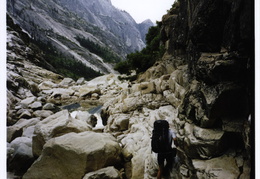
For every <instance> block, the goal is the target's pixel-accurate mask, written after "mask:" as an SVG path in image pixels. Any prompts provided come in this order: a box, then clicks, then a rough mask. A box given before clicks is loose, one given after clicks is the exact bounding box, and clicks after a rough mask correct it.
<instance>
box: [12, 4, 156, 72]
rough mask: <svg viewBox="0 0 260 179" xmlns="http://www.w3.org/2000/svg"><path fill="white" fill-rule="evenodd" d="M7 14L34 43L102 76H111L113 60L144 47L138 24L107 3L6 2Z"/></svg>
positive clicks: (123, 12)
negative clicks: (51, 48) (106, 53)
mask: <svg viewBox="0 0 260 179" xmlns="http://www.w3.org/2000/svg"><path fill="white" fill-rule="evenodd" d="M7 12H8V14H9V15H10V16H11V17H12V18H13V19H14V21H15V23H17V24H18V25H20V27H21V28H22V29H24V31H26V32H27V33H28V34H29V35H30V37H31V38H32V39H34V40H35V41H37V42H38V43H40V44H45V46H50V45H51V46H54V47H55V50H56V51H58V52H59V53H61V54H63V55H64V56H65V57H69V58H74V59H76V60H78V61H81V62H82V63H83V64H85V65H86V66H88V67H91V68H92V69H94V70H95V71H100V72H102V73H105V74H106V73H111V72H113V73H114V71H113V68H112V67H111V66H110V65H108V64H109V63H110V64H111V63H115V62H116V61H117V60H116V58H118V57H121V58H125V56H126V54H128V53H130V52H134V51H136V50H141V49H142V48H143V47H145V42H144V41H143V38H142V35H143V32H140V31H139V29H138V24H137V23H136V22H135V21H134V19H133V18H132V17H131V16H130V15H129V14H128V13H127V12H125V11H121V10H119V9H116V8H115V7H114V6H113V5H112V4H111V2H110V1H106V0H98V1H82V0H74V1H67V0H55V1H51V2H49V1H46V2H45V1H14V0H11V1H7ZM146 25H148V26H150V25H151V24H146ZM145 29H147V27H145ZM79 39H81V40H88V41H90V42H92V43H94V44H96V45H95V46H99V47H98V48H99V49H100V48H105V49H106V51H108V50H109V51H111V52H112V53H113V54H114V56H113V57H112V58H111V57H110V58H104V57H103V56H101V55H100V53H97V52H95V51H93V50H91V49H90V48H86V47H85V46H84V45H82V43H80V41H79ZM88 43H89V42H88Z"/></svg>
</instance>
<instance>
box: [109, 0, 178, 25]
mask: <svg viewBox="0 0 260 179" xmlns="http://www.w3.org/2000/svg"><path fill="white" fill-rule="evenodd" d="M111 2H112V4H113V5H114V6H115V7H116V8H118V9H121V10H125V11H126V12H128V13H129V14H130V15H131V16H132V17H133V18H134V19H135V21H136V22H137V23H141V22H143V21H144V20H146V19H150V20H151V21H152V22H154V23H155V22H156V21H161V19H162V16H163V15H165V14H166V13H167V10H169V9H170V8H171V7H172V5H173V3H174V0H111Z"/></svg>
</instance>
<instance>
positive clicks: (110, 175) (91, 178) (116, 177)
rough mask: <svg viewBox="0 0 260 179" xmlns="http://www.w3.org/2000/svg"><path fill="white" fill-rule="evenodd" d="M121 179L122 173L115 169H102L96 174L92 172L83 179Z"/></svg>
mask: <svg viewBox="0 0 260 179" xmlns="http://www.w3.org/2000/svg"><path fill="white" fill-rule="evenodd" d="M100 178H106V179H121V177H120V173H119V171H118V170H117V169H115V167H107V168H102V169H100V170H98V171H95V172H90V173H88V174H86V175H85V176H84V178H83V179H100Z"/></svg>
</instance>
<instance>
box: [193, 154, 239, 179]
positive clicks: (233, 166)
mask: <svg viewBox="0 0 260 179" xmlns="http://www.w3.org/2000/svg"><path fill="white" fill-rule="evenodd" d="M192 164H193V166H194V169H195V170H196V176H197V177H198V178H239V174H240V171H239V168H238V166H237V162H236V159H235V158H234V157H232V156H222V157H219V158H213V159H210V160H198V159H195V160H192Z"/></svg>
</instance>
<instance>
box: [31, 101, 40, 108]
mask: <svg viewBox="0 0 260 179" xmlns="http://www.w3.org/2000/svg"><path fill="white" fill-rule="evenodd" d="M29 107H30V108H31V109H33V110H37V109H41V108H42V103H41V102H40V101H36V102H34V103H32V104H30V105H29Z"/></svg>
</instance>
